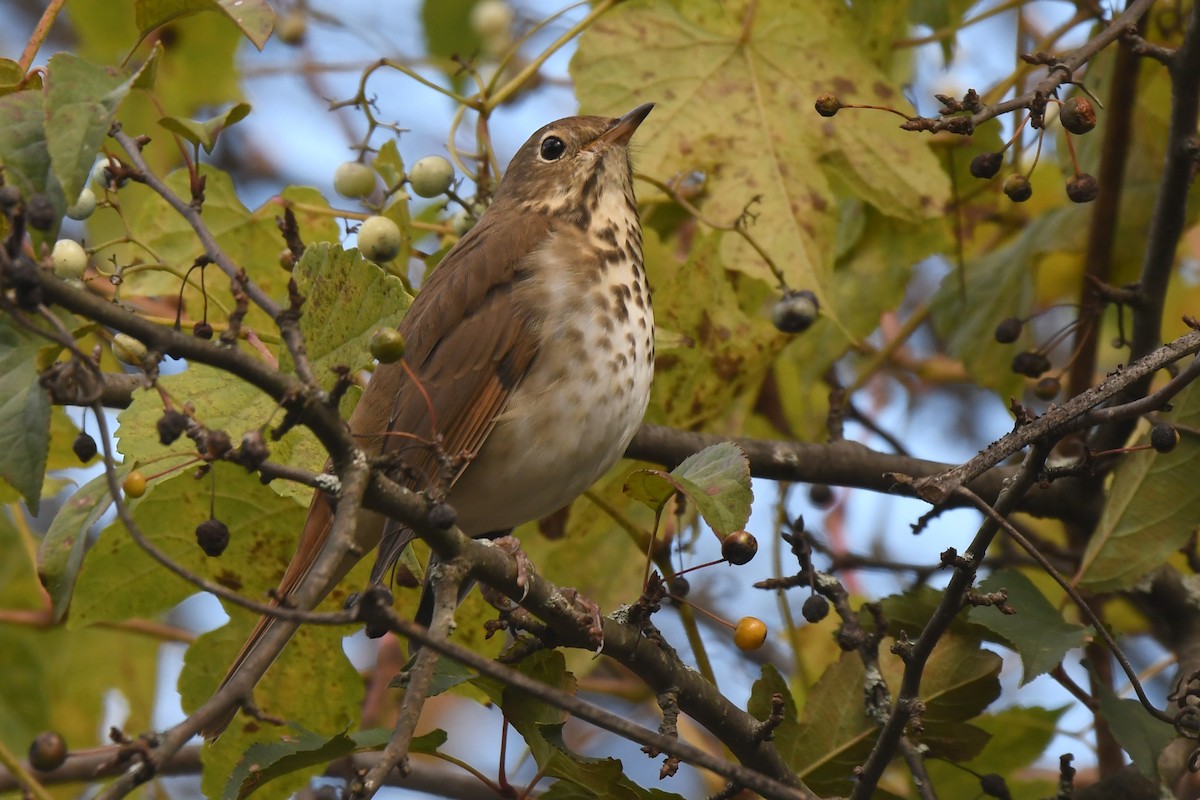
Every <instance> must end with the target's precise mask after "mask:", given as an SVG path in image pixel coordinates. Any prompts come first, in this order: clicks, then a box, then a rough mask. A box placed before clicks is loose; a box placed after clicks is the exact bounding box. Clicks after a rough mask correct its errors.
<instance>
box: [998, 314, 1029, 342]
mask: <svg viewBox="0 0 1200 800" xmlns="http://www.w3.org/2000/svg"><path fill="white" fill-rule="evenodd" d="M1024 324H1025V323H1023V322H1021V320H1019V319H1017V318H1016V317H1008V318H1007V319H1002V320H1000V324H999V325H997V326H996V333H995V337H996V341H997V342H999V343H1000V344H1012V343H1013V342H1015V341H1016V340H1017V339H1018V338H1019V337H1020V336H1021V328H1022V327H1024Z"/></svg>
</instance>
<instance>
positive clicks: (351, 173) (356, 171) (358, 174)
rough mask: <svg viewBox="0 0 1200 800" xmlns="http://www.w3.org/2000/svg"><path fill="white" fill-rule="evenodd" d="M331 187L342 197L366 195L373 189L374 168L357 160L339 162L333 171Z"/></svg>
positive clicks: (354, 197)
mask: <svg viewBox="0 0 1200 800" xmlns="http://www.w3.org/2000/svg"><path fill="white" fill-rule="evenodd" d="M333 189H334V191H336V192H337V193H338V194H340V195H341V196H342V197H350V198H353V199H358V198H362V197H366V196H367V195H369V194H370V193H371V192H373V191H375V170H373V169H371V168H370V167H368V166H367V165H366V164H363V163H362V162H359V161H346V162H344V163H342V164H339V165H338V168H337V169H336V170H334V173H333Z"/></svg>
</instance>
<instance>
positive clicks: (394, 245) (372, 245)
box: [358, 216, 404, 261]
mask: <svg viewBox="0 0 1200 800" xmlns="http://www.w3.org/2000/svg"><path fill="white" fill-rule="evenodd" d="M403 243H404V238H403V237H402V236H401V234H400V226H399V225H397V224H396V223H395V222H392V221H391V220H390V219H388V218H387V217H378V216H376V217H369V218H368V219H367V220H366V222H364V223H363V224H362V225H360V226H359V228H358V249H359V250H361V251H362V254H363V255H364V256H366V257H367V258H369V259H371V260H372V261H391V260H392V259H393V258H395V257H396V256H398V255H399V254H400V245H401V244H403Z"/></svg>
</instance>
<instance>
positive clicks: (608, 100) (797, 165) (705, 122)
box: [571, 0, 949, 319]
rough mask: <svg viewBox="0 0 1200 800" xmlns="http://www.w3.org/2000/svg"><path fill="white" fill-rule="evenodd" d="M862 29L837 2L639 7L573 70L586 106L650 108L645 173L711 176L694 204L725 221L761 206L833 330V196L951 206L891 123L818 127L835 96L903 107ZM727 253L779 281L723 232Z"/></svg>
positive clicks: (925, 158) (642, 0) (596, 32)
mask: <svg viewBox="0 0 1200 800" xmlns="http://www.w3.org/2000/svg"><path fill="white" fill-rule="evenodd" d="M858 28H859V25H858V20H857V19H856V18H855V16H854V14H853V12H851V10H850V9H849V8H848V7H847V4H846V3H844V2H842V1H841V0H820V1H819V2H813V0H759V2H747V0H739V1H737V2H718V1H717V0H630V2H626V3H622V4H621V5H619V6H618V7H617V8H615V9H613V11H612V12H610V13H609V14H606V15H605V16H604V17H602V18H601V19H600V20H599V21H598V22H597V23H596V24H595V25H593V26H592V27H591V28H590V29H589V30H588V31H587V32H586V33H585V34H584V35H583V37H581V39H580V42H579V49H578V51H577V53H576V55H575V57H574V59H573V60H572V63H571V74H572V76H573V78H574V80H575V88H576V93H577V94H578V96H579V100H580V105H581V106H582V108H583V109H584V110H585V111H589V112H594V113H606V114H614V115H615V114H619V113H624V112H625V111H627V110H628V109H630V108H632V107H634V106H636V105H638V104H639V103H644V102H647V101H653V102H655V103H656V104H657V105H656V107H655V110H654V113H653V114H652V115H651V116H650V118H649V119H648V120H647V121H646V125H645V128H644V130H645V133H646V134H647V135H646V136H645V137H644V138H643V139H641V140H640V144H639V148H638V149H639V153H638V159H637V168H638V170H639V171H640V172H642V173H644V174H646V175H650V176H653V177H655V178H657V179H660V180H669V179H670V178H671V177H672V176H674V175H677V174H681V173H689V172H693V171H699V172H702V173H704V174H705V175H706V178H707V180H706V184H705V192H704V194H703V196H701V197H700V198H698V199H697V200H696V201H695V202H696V203H697V205H699V207H700V209H701V210H702V211H703V212H704V214H705V215H706V216H707V217H709V218H710V219H712V220H715V221H718V222H721V223H732V222H733V221H734V220H736V219H738V218H739V216H740V215H742V213H743V211H745V210H746V209H747V207H749V206H752V207H751V208H750V209H749V210H750V212H751V213H752V214H753V215H754V218H753V220H752V221H751V222H750V230H751V232H752V233H753V235H754V236H755V237H756V238H757V239H758V240H759V242H760V243H761V244H762V245H763V247H764V248H765V249H766V251H767V252H768V253H769V254H771V256H772V258H773V259H774V260H775V261H776V263H777V264H778V266H779V267H780V268H781V269H782V271H783V273H784V275H785V276H786V278H787V281H788V283H789V284H790V285H792V286H794V287H796V288H807V289H811V290H812V291H814V292H816V293H817V295H818V297H819V298H820V300H821V303H822V306H823V308H824V309H825V313H827V314H828V315H830V316H831V317H833V318H835V319H840V318H841V317H842V315H843V309H842V308H839V307H838V306H837V305H836V304H834V303H832V302H830V300H831V298H832V297H833V293H832V292H831V286H830V284H831V280H832V269H833V262H834V255H835V238H836V237H835V232H836V230H837V217H838V214H839V203H840V201H841V200H842V199H843V198H844V197H845V196H850V197H855V198H858V199H860V200H862V201H865V202H866V203H869V204H870V205H871V206H873V207H874V208H875V209H877V210H878V211H879V212H880V213H881V214H883V215H885V216H888V217H895V218H898V219H901V220H904V221H907V222H911V223H916V222H919V221H922V220H927V219H934V218H938V217H940V216H942V215H943V213H944V206H945V203H946V200H947V197H948V196H949V182H948V180H947V178H946V175H945V173H944V172H943V170H942V169H941V167H940V166H939V164H938V161H937V159H936V158H935V157H934V156H933V154H932V153H931V151H930V148H929V139H928V138H923V137H920V136H916V135H913V134H907V133H904V132H902V131H900V130H898V129H897V128H896V119H895V117H893V116H892V115H890V114H885V113H880V112H858V113H855V114H853V115H849V114H847V115H845V116H844V117H843V116H839V117H838V118H837V119H823V118H821V117H820V116H818V115H817V113H816V112H815V110H814V109H813V101H814V99H815V98H816V97H817V95H818V94H820V93H822V92H828V91H830V88H831V87H837V86H840V87H843V89H841V90H839V92H840V94H843V95H844V96H842V97H841V99H842V100H843V101H844V102H869V103H878V102H880V99H881V95H883V96H886V97H887V102H888V103H889V104H891V105H893V106H907V103H905V102H904V101H903V100H902V97H903V94H902V92H901V91H900V87H899V86H896V85H895V84H894V83H893V82H892V81H891V80H890V79H889V77H888V76H887V75H886V74H885V73H884V72H883V71H882V70H881V69H880V68H879V67H878V66H877V65H876V64H875V62H874V61H873V59H872V54H873V52H874V51H873V50H872V49H871V48H872V45H870V43H868V42H864V41H862V37H861V36H860V35H859V31H858ZM877 49H878V48H877V47H876V48H875V50H877ZM901 110H907V109H906V108H902V109H901ZM835 187H836V188H835ZM642 194H643V195H647V194H648V193H647V192H646V191H645V189H644V187H643V188H642ZM839 195H842V197H839ZM755 198H760V199H759V200H758V202H756V203H753V204H752V201H754V199H755ZM721 255H722V256H723V258H724V261H725V263H726V264H727V265H728V266H729V267H730V268H732V269H736V270H739V271H742V272H746V273H748V274H750V275H753V276H755V277H758V278H762V279H764V280H769V281H772V282H773V279H772V278H771V275H770V273H769V271H768V269H767V267H766V265H765V264H764V262H763V260H762V259H761V258H760V257H759V256H758V255H757V254H756V253H755V252H754V250H753V249H751V248H750V247H749V245H747V244H746V243H745V242H744V241H742V240H741V239H740V237H736V236H728V237H726V238H725V240H724V242H723V243H722V252H721Z"/></svg>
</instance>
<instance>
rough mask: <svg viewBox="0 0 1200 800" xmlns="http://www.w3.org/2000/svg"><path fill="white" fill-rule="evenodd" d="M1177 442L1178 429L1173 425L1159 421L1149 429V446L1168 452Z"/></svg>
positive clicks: (1161, 451)
mask: <svg viewBox="0 0 1200 800" xmlns="http://www.w3.org/2000/svg"><path fill="white" fill-rule="evenodd" d="M1177 444H1179V431H1178V430H1176V428H1175V426H1174V425H1171V424H1168V423H1166V422H1159V423H1156V424H1155V425H1154V427H1152V428H1151V429H1150V446H1151V447H1153V448H1154V449H1155V450H1157V451H1158V452H1160V453H1169V452H1171V451H1172V450H1174V449H1175V445H1177Z"/></svg>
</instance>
